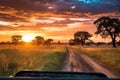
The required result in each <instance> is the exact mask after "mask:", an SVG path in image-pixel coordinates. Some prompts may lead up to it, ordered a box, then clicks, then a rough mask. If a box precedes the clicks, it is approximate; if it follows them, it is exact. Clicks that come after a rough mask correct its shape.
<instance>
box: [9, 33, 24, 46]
mask: <svg viewBox="0 0 120 80" xmlns="http://www.w3.org/2000/svg"><path fill="white" fill-rule="evenodd" d="M21 39H22V36H21V35H13V36H12V37H11V40H12V42H13V43H14V44H15V45H17V44H18V42H19V41H20V40H21Z"/></svg>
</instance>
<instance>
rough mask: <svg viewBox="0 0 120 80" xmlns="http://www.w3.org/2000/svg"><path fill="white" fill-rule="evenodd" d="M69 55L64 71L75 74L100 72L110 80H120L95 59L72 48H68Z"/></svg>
mask: <svg viewBox="0 0 120 80" xmlns="http://www.w3.org/2000/svg"><path fill="white" fill-rule="evenodd" d="M67 50H68V55H67V58H66V61H65V63H64V64H65V65H64V67H63V70H62V71H73V72H100V73H104V74H106V75H107V76H108V77H109V78H119V77H118V76H116V75H115V74H113V73H112V72H111V71H110V70H108V69H107V68H105V67H103V66H102V65H101V64H99V63H98V62H97V61H95V60H94V59H92V58H90V57H88V56H86V55H84V54H82V53H78V52H77V51H74V50H73V49H72V48H70V47H67Z"/></svg>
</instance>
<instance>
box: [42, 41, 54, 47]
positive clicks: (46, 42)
mask: <svg viewBox="0 0 120 80" xmlns="http://www.w3.org/2000/svg"><path fill="white" fill-rule="evenodd" d="M52 41H53V39H47V40H46V41H45V42H44V45H46V46H49V47H50V46H51V42H52Z"/></svg>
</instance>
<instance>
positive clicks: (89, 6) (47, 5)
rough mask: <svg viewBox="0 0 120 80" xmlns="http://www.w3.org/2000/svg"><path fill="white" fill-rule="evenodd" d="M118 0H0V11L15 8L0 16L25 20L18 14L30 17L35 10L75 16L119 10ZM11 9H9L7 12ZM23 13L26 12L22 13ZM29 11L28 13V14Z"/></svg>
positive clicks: (119, 1) (12, 19)
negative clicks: (13, 11)
mask: <svg viewBox="0 0 120 80" xmlns="http://www.w3.org/2000/svg"><path fill="white" fill-rule="evenodd" d="M119 3H120V0H0V6H4V8H0V9H1V10H2V11H4V12H5V11H6V10H8V8H13V9H15V10H16V13H15V15H16V16H15V15H14V14H6V13H1V12H0V18H1V19H2V20H8V21H27V20H25V18H22V17H18V16H20V15H22V16H25V17H28V18H30V15H31V14H32V13H31V11H33V13H35V12H40V13H45V12H51V13H55V14H57V15H58V14H62V15H68V16H75V15H76V13H77V14H78V13H79V14H81V16H82V15H83V16H84V17H86V16H85V15H84V14H83V13H91V15H92V14H101V13H112V12H118V13H119V12H120V5H119ZM10 11H11V10H10V9H9V12H10ZM23 13H26V15H25V14H23ZM28 13H29V14H28Z"/></svg>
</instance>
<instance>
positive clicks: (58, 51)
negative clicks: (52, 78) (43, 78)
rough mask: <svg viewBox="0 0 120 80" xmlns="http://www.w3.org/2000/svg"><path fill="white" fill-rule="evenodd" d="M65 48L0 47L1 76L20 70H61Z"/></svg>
mask: <svg viewBox="0 0 120 80" xmlns="http://www.w3.org/2000/svg"><path fill="white" fill-rule="evenodd" d="M65 56H66V48H65V46H55V45H52V46H51V47H45V46H39V47H38V46H31V45H29V44H26V45H24V46H19V45H17V46H15V45H0V76H9V75H13V74H15V73H16V72H17V71H20V70H61V66H62V65H63V62H64V59H65Z"/></svg>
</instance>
